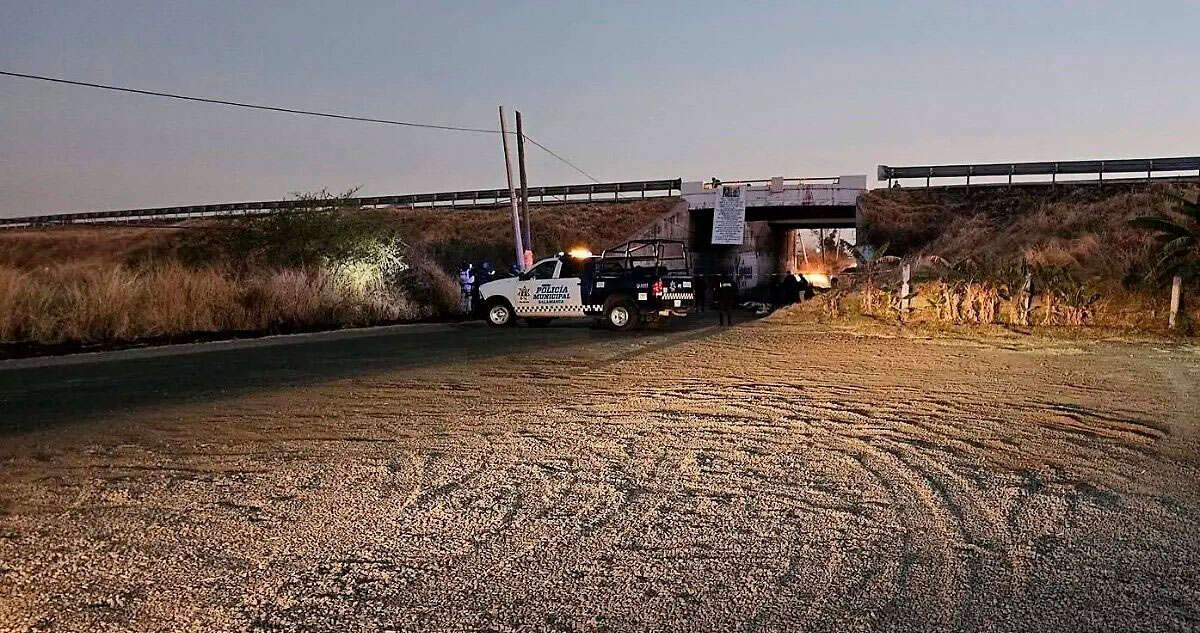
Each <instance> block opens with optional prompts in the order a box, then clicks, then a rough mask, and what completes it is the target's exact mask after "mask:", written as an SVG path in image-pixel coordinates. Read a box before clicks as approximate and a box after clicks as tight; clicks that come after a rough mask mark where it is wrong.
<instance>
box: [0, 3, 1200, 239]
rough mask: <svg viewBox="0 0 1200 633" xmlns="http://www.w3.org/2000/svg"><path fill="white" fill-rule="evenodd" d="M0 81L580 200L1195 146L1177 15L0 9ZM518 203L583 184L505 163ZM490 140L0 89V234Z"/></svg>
mask: <svg viewBox="0 0 1200 633" xmlns="http://www.w3.org/2000/svg"><path fill="white" fill-rule="evenodd" d="M0 16H2V19H0V70H8V71H12V72H19V73H29V74H41V75H51V76H56V77H62V78H65V79H73V80H78V81H89V82H96V83H106V84H117V85H123V86H129V87H134V88H140V89H145V90H156V91H163V92H175V93H183V94H188V95H196V96H205V97H214V98H220V99H227V100H234V101H247V102H252V103H260V104H267V105H277V106H285V107H291V108H299V109H310V110H322V111H332V112H339V113H346V114H355V115H361V116H368V117H378V118H387V119H399V120H405V121H417V122H426V123H439V124H450V125H463V126H471V127H485V128H495V127H497V126H498V118H497V112H496V106H497V105H500V104H503V105H505V106H506V107H508V108H516V109H520V110H521V111H522V115H523V117H524V119H525V124H526V132H527V134H528V135H529V136H530V137H532V138H535V139H537V140H538V141H540V142H542V143H543V144H545V145H546V146H548V147H549V148H551V149H553V150H554V151H555V152H557V153H559V154H561V155H563V156H564V157H566V158H568V159H570V160H571V161H572V162H574V163H576V164H577V165H579V166H580V167H582V168H583V169H585V170H587V171H588V172H590V173H591V174H593V175H594V176H596V177H597V178H599V179H600V180H602V181H611V180H643V179H657V178H683V179H685V180H705V179H708V178H711V177H717V178H721V179H724V180H735V179H754V178H768V177H771V176H787V177H822V176H836V175H841V174H867V175H868V176H869V182H870V183H872V184H873V183H874V173H875V167H876V165H878V164H890V165H912V164H941V163H961V162H967V163H977V162H992V161H994V162H1009V161H1022V160H1071V159H1083V158H1135V157H1155V156H1191V155H1196V154H1200V151H1198V150H1200V83H1198V81H1197V77H1200V66H1198V63H1200V37H1198V36H1197V33H1200V2H1195V1H1193V2H1150V1H1146V2H1128V1H1126V2H1104V1H1095V2H1084V1H1073V2H1067V1H1063V2H1050V1H1046V2H1034V1H1025V2H1008V3H1002V2H984V1H982V0H980V1H976V2H902V1H890V2H828V1H827V0H826V1H822V2H784V3H752V2H744V3H730V2H686V3H672V2H666V1H662V0H657V1H655V2H646V3H630V2H618V1H613V0H608V1H605V2H512V3H486V2H484V3H474V2H449V1H445V2H373V1H369V0H356V1H355V2H348V3H334V2H305V1H300V0H293V1H288V2H283V1H279V2H267V1H255V0H239V1H228V2H227V1H222V0H206V1H205V2H195V1H182V2H176V1H171V0H147V1H144V2H100V1H94V0H90V1H84V0H72V1H59V2H56V1H53V0H38V1H32V0H31V1H25V2H22V1H14V0H0ZM528 149H529V150H530V153H529V172H530V183H531V185H543V184H545V185H551V184H571V183H582V182H587V179H586V178H585V177H584V176H582V175H580V174H579V173H577V172H575V171H573V170H572V169H571V168H570V167H568V166H566V165H564V164H562V163H560V162H558V161H557V160H555V159H554V158H552V157H550V156H549V155H547V154H545V153H543V152H541V151H540V150H537V149H536V148H528ZM502 156H503V155H502V151H501V147H500V142H499V137H498V136H496V135H488V134H469V133H460V132H447V131H435V130H422V129H410V128H401V127H394V126H384V125H378V124H368V123H355V122H341V121H333V120H323V119H313V118H308V117H300V116H294V115H287V114H277V113H268V112H254V111H246V110H239V109H232V108H227V107H222V106H216V105H207V104H195V103H184V102H177V101H173V100H166V99H161V98H153V97H144V96H136V95H129V94H118V93H110V92H105V91H98V90H94V89H87V88H77V87H70V86H61V85H52V84H46V83H41V82H35V81H31V80H27V79H17V78H9V77H2V76H0V216H16V215H26V214H39V213H55V212H68V211H89V210H104V209H122V208H136V207H150V206H167V205H176V204H202V203H215V202H231V201H242V200H264V199H278V198H285V197H288V196H289V195H290V194H292V193H295V192H306V191H316V190H319V189H322V188H326V189H329V190H332V191H342V190H346V189H349V188H351V187H361V192H362V195H387V194H400V193H418V192H430V191H446V190H457V189H472V188H494V187H503V186H504V182H505V176H504V163H503V158H502Z"/></svg>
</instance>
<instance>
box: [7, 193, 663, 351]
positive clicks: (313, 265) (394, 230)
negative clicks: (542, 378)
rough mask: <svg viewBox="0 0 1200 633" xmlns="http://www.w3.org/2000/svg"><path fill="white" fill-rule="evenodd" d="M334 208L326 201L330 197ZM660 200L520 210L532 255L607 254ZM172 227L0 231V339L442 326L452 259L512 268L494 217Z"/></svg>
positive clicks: (407, 213)
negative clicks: (431, 322) (583, 249)
mask: <svg viewBox="0 0 1200 633" xmlns="http://www.w3.org/2000/svg"><path fill="white" fill-rule="evenodd" d="M335 202H336V201H335ZM674 202H675V200H674V199H660V200H650V201H637V202H628V203H621V204H571V205H561V206H552V207H543V208H535V209H533V210H532V214H533V222H534V243H535V246H536V249H535V252H537V253H538V254H539V255H540V254H545V253H547V252H554V251H557V250H560V249H563V248H569V247H571V246H576V245H587V246H591V247H593V248H599V247H603V246H606V245H611V244H612V243H615V242H617V241H620V240H621V239H623V238H624V237H626V236H627V235H628V234H629V233H632V232H633V231H634V230H636V229H637V228H639V227H640V226H642V225H644V224H645V223H647V222H649V221H650V220H651V219H653V218H655V217H657V216H658V215H660V214H661V213H664V212H666V211H667V210H668V209H670V207H671V206H672V205H673V204H674ZM331 204H334V202H331V201H330V200H324V199H319V200H316V201H315V203H314V208H313V209H312V210H310V211H304V212H301V213H298V214H288V215H284V214H280V215H275V216H270V217H266V218H257V219H242V220H222V221H213V220H209V221H190V222H187V223H184V224H183V226H184V227H185V228H128V227H59V228H44V229H29V230H12V231H3V232H0V343H9V344H12V343H18V344H37V345H56V344H68V345H70V344H88V343H101V344H105V343H113V342H128V341H137V340H146V339H154V340H163V339H166V340H171V339H180V338H182V339H186V338H189V337H192V336H194V335H197V334H205V333H220V332H246V333H248V332H254V333H267V332H287V331H300V330H311V329H321V328H339V327H349V326H361V325H370V324H379V323H391V322H402V321H416V320H423V319H433V318H451V317H454V316H456V315H457V313H458V309H459V308H458V287H457V281H456V280H455V278H454V276H453V275H452V272H453V271H455V270H456V269H457V264H458V262H460V261H472V262H479V261H481V260H485V259H487V260H490V261H492V262H493V263H494V264H496V265H497V267H498V268H501V269H504V268H507V266H508V264H509V263H510V262H511V261H512V254H511V246H510V244H511V233H512V225H511V220H510V218H509V214H508V213H507V210H503V209H501V210H486V211H443V210H438V211H432V210H420V209H418V210H408V209H396V210H388V211H364V210H358V209H345V208H341V209H336V210H335V209H333V208H332V207H330V206H329V205H331Z"/></svg>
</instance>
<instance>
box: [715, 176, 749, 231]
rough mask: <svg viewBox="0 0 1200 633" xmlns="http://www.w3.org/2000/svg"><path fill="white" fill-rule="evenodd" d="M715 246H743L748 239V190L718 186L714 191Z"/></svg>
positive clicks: (741, 187)
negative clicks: (715, 198)
mask: <svg viewBox="0 0 1200 633" xmlns="http://www.w3.org/2000/svg"><path fill="white" fill-rule="evenodd" d="M714 193H715V195H716V197H717V200H716V202H715V203H714V204H713V227H712V243H713V244H741V243H742V242H743V241H744V240H745V239H746V188H745V187H744V186H736V185H735V186H730V185H718V186H717V188H716V190H715V191H714Z"/></svg>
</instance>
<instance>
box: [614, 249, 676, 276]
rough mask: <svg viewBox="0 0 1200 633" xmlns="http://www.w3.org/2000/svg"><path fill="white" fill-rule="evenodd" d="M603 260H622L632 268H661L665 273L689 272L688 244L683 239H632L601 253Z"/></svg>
mask: <svg viewBox="0 0 1200 633" xmlns="http://www.w3.org/2000/svg"><path fill="white" fill-rule="evenodd" d="M600 259H601V262H611V261H614V260H618V261H622V263H621V265H622V266H623V267H624V268H628V269H630V270H632V269H635V268H651V269H659V270H660V272H663V273H674V274H685V275H686V274H689V272H690V271H689V269H688V254H687V244H685V243H684V241H683V240H630V241H628V242H625V243H624V244H618V245H617V246H614V247H612V248H606V249H604V252H603V253H601V254H600Z"/></svg>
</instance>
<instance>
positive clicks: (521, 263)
mask: <svg viewBox="0 0 1200 633" xmlns="http://www.w3.org/2000/svg"><path fill="white" fill-rule="evenodd" d="M500 142H501V143H502V144H503V145H504V173H505V175H506V176H508V201H509V203H510V206H511V207H512V221H513V242H514V245H515V246H516V249H517V268H519V269H521V272H524V271H525V247H524V245H522V243H521V215H520V213H519V212H518V211H517V191H516V189H515V188H513V177H512V159H511V158H510V157H509V152H508V124H507V123H506V122H505V121H504V106H500Z"/></svg>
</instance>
